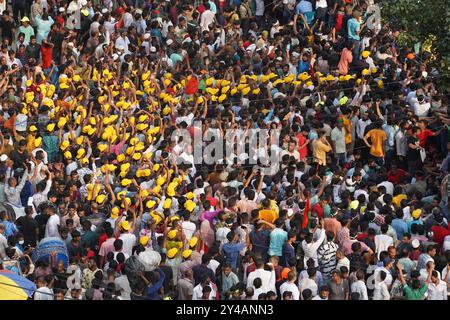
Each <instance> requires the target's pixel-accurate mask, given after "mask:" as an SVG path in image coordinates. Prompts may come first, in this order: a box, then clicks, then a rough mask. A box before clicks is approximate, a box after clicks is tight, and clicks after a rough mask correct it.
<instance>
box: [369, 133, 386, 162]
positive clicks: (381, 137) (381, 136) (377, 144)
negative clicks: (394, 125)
mask: <svg viewBox="0 0 450 320" xmlns="http://www.w3.org/2000/svg"><path fill="white" fill-rule="evenodd" d="M365 138H366V139H370V141H371V144H372V147H371V148H370V154H371V155H373V156H374V157H384V151H383V145H384V144H385V143H386V140H387V136H386V132H384V131H383V130H381V129H372V130H370V131H369V132H368V133H367V134H366V137H365Z"/></svg>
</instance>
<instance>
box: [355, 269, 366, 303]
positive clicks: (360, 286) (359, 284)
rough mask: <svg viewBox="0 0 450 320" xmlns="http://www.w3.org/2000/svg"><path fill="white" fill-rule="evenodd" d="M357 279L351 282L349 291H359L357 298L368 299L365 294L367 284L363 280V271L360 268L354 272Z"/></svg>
mask: <svg viewBox="0 0 450 320" xmlns="http://www.w3.org/2000/svg"><path fill="white" fill-rule="evenodd" d="M356 278H357V279H358V280H357V281H355V282H353V283H352V285H351V292H352V293H353V292H357V293H359V300H369V298H368V295H367V286H366V284H365V282H364V272H363V271H362V270H358V271H357V272H356Z"/></svg>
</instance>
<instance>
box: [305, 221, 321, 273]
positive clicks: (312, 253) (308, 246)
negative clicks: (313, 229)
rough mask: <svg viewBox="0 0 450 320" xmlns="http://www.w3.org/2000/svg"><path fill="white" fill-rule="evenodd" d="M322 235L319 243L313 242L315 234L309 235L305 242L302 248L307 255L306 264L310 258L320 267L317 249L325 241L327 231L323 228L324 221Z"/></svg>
mask: <svg viewBox="0 0 450 320" xmlns="http://www.w3.org/2000/svg"><path fill="white" fill-rule="evenodd" d="M320 228H321V229H320V233H319V238H318V239H317V241H313V233H309V234H308V235H307V236H306V238H305V240H303V242H302V248H303V251H304V253H305V257H304V263H305V264H306V261H308V259H309V258H312V259H313V260H314V266H315V267H318V266H319V262H318V261H317V249H319V247H320V246H321V245H322V243H323V241H324V240H325V229H324V228H323V219H321V220H320Z"/></svg>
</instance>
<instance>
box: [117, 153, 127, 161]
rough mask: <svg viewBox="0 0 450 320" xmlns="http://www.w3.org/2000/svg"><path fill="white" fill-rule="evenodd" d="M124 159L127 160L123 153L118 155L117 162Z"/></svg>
mask: <svg viewBox="0 0 450 320" xmlns="http://www.w3.org/2000/svg"><path fill="white" fill-rule="evenodd" d="M123 160H125V155H124V154H123V153H121V154H119V155H118V156H117V162H122V161H123Z"/></svg>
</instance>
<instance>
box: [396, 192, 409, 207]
mask: <svg viewBox="0 0 450 320" xmlns="http://www.w3.org/2000/svg"><path fill="white" fill-rule="evenodd" d="M407 198H408V197H407V196H406V194H398V195H396V196H395V197H393V198H392V203H393V204H394V206H395V207H396V208H400V203H401V202H402V200H403V199H407Z"/></svg>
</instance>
